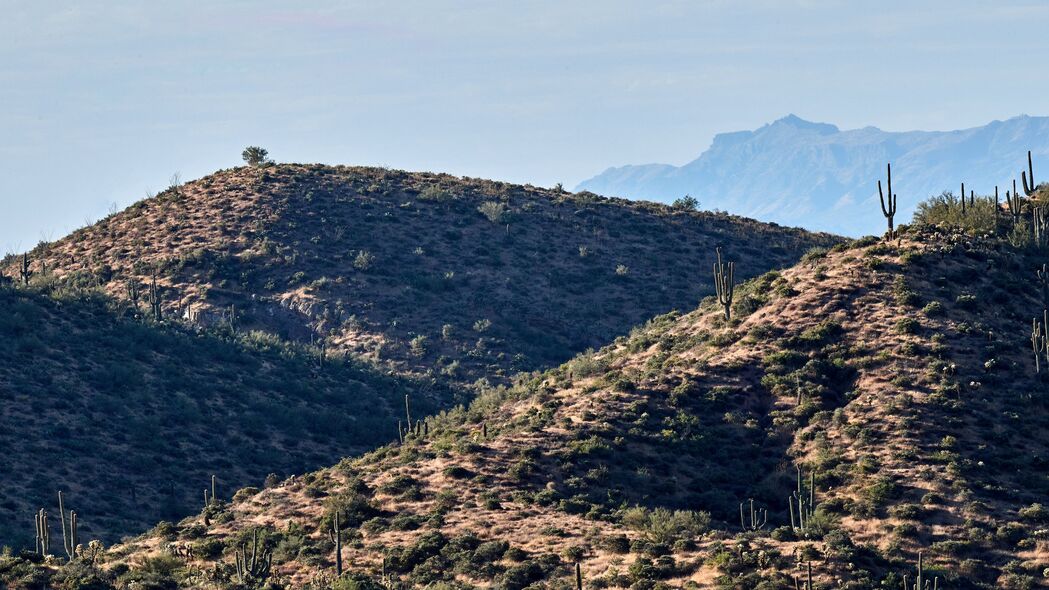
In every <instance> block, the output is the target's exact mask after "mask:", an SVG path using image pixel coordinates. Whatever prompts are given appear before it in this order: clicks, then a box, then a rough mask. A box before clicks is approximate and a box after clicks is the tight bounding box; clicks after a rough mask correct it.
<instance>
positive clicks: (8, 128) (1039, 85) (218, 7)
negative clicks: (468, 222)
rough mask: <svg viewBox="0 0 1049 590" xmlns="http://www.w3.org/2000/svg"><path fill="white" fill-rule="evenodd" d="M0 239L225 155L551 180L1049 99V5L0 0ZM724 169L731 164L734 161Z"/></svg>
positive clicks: (81, 220) (58, 229) (974, 120)
mask: <svg viewBox="0 0 1049 590" xmlns="http://www.w3.org/2000/svg"><path fill="white" fill-rule="evenodd" d="M2 8H3V11H4V19H2V20H0V105H2V108H0V137H2V138H3V140H2V141H0V158H2V159H0V162H2V167H0V211H2V213H0V248H3V249H5V250H7V251H16V250H21V249H25V248H28V247H31V246H32V245H34V244H35V243H36V242H38V241H39V240H41V239H55V238H58V237H61V236H62V235H63V234H65V233H67V232H68V231H70V230H72V229H75V228H76V227H79V226H81V225H84V224H85V223H86V222H88V221H90V220H93V219H97V218H98V217H101V216H102V215H104V214H105V213H106V212H107V211H108V210H109V209H110V208H111V207H113V206H119V207H123V206H125V205H127V204H129V203H131V202H133V201H135V200H138V199H140V198H142V197H143V196H144V195H145V193H146V191H147V190H150V189H152V190H158V189H161V188H163V187H164V186H166V184H167V181H168V178H169V177H170V176H171V175H172V174H173V173H175V172H178V173H180V174H181V176H182V178H183V179H192V178H197V177H199V176H202V175H204V174H207V173H209V172H212V171H214V170H216V169H219V168H225V167H230V166H234V165H238V164H239V162H240V151H241V149H242V148H243V147H244V146H245V145H249V144H257V145H262V146H264V147H266V148H268V149H269V150H270V153H271V155H272V156H273V157H274V158H275V159H276V160H278V161H291V162H325V163H347V164H381V165H387V166H391V167H396V168H406V169H415V170H433V171H444V172H450V173H454V174H461V175H467V176H480V177H490V178H497V179H501V180H509V181H518V182H531V183H533V184H538V185H547V186H548V185H552V184H554V183H556V182H563V183H564V184H565V185H566V186H571V185H574V184H575V183H577V182H578V181H580V180H582V179H584V178H587V177H589V176H592V175H594V174H596V173H598V172H600V171H602V170H603V169H605V168H607V167H608V166H612V165H620V164H627V163H645V162H653V161H659V162H667V163H673V164H681V163H684V162H686V161H688V160H691V159H693V158H694V157H696V156H697V155H698V154H699V153H700V152H701V151H702V150H703V149H705V148H706V147H707V146H708V145H709V142H710V140H711V138H712V137H713V135H714V134H716V133H719V132H723V131H733V130H738V129H751V128H755V127H758V126H760V125H762V124H764V123H766V122H769V121H772V120H774V119H777V118H779V117H781V116H783V115H785V114H787V113H797V114H798V115H800V116H802V117H804V118H807V119H810V120H817V121H827V122H831V123H835V124H837V125H839V126H840V127H842V128H853V127H862V126H866V125H875V126H878V127H881V128H883V129H889V130H908V129H954V128H962V127H971V126H976V125H982V124H984V123H986V122H988V121H990V120H993V119H1005V118H1008V117H1011V116H1015V115H1018V114H1021V113H1026V114H1031V115H1045V114H1049V112H1047V111H1049V108H1046V106H1047V105H1046V97H1047V96H1049V77H1047V76H1044V75H1042V74H1041V66H1042V65H1044V63H1045V60H1046V58H1047V57H1049V36H1046V35H1045V34H1044V31H1045V30H1047V29H1049V3H1044V2H1040V1H1011V0H1004V1H998V2H993V3H992V2H967V1H958V0H955V1H951V2H945V1H929V2H893V1H883V2H877V3H875V2H852V1H849V2H845V1H841V2H836V1H826V2H824V1H817V0H808V1H790V0H778V1H740V0H736V1H720V0H712V1H707V2H702V1H693V2H659V1H652V0H649V1H643V2H642V1H638V2H627V1H621V0H599V1H580V2H571V1H565V0H561V1H549V2H547V1H530V0H518V1H515V2H491V1H486V2H481V1H476V2H473V1H460V2H443V1H439V0H427V1H424V2H383V3H378V2H354V1H338V2H336V1H330V2H326V1H313V2H311V1H306V0H304V1H301V2H271V1H268V0H258V1H252V2H232V1H230V2H223V1H221V0H212V1H210V2H203V1H200V2H181V1H177V0H171V1H168V2H163V3H159V2H142V1H141V0H126V1H125V0H107V1H99V2H65V1H60V0H56V1H48V2H39V1H22V0H4V1H3V3H2ZM741 181H744V180H743V179H741Z"/></svg>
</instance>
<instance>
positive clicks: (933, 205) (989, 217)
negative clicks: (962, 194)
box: [914, 191, 997, 234]
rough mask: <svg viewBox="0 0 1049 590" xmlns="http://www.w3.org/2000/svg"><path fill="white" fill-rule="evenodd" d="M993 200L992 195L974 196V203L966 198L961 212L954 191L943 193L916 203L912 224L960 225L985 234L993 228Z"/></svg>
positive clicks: (995, 216) (976, 232)
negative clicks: (970, 202)
mask: <svg viewBox="0 0 1049 590" xmlns="http://www.w3.org/2000/svg"><path fill="white" fill-rule="evenodd" d="M995 207H996V205H995V202H994V198H993V197H976V200H975V202H974V203H972V204H969V202H968V199H967V200H966V207H965V212H964V213H962V206H961V201H960V199H959V198H958V197H956V196H955V195H954V193H952V192H950V191H944V192H943V193H941V194H939V195H937V196H935V197H931V198H929V199H926V200H925V201H922V202H921V203H919V204H918V208H917V210H915V212H914V224H915V225H920V224H925V225H943V226H954V227H960V228H962V229H963V230H966V231H968V232H971V233H974V234H986V233H991V232H993V231H994V230H995V220H996V218H997V215H996V212H995Z"/></svg>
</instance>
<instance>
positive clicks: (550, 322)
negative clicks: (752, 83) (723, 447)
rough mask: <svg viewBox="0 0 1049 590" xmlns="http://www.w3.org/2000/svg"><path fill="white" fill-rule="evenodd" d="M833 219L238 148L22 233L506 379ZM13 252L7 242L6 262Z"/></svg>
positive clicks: (113, 284)
mask: <svg viewBox="0 0 1049 590" xmlns="http://www.w3.org/2000/svg"><path fill="white" fill-rule="evenodd" d="M836 240H837V239H836V238H833V237H831V236H827V235H821V234H812V233H809V232H805V231H802V230H797V229H789V228H783V227H779V226H775V225H769V224H761V223H756V222H753V221H750V220H747V219H743V218H739V217H731V216H727V215H719V214H711V213H705V212H697V211H692V210H689V209H687V208H678V209H674V208H671V207H667V206H664V205H657V204H653V203H637V202H631V201H626V200H621V199H605V198H602V197H599V196H597V195H593V194H590V193H579V194H570V193H567V192H564V191H561V190H558V189H555V190H547V189H540V188H536V187H531V186H520V185H511V184H505V183H500V182H493V181H487V180H478V179H470V178H458V177H453V176H448V175H442V174H430V173H410V172H401V171H394V170H386V169H379V168H352V167H344V166H321V165H294V164H288V165H276V166H268V167H263V168H253V167H243V168H237V169H233V170H226V171H222V172H218V173H216V174H213V175H211V176H208V177H205V178H202V179H200V180H197V181H194V182H189V183H186V184H176V185H173V186H172V187H171V188H169V189H168V190H166V191H164V192H163V193H161V194H159V195H157V196H155V197H153V198H150V199H146V200H143V201H141V202H139V203H137V204H135V205H133V206H131V207H129V208H128V209H126V210H125V211H122V212H120V213H117V214H114V215H112V216H110V217H109V218H107V219H104V220H102V221H100V222H98V223H96V224H94V225H91V226H89V227H86V228H84V229H81V230H79V231H77V232H74V233H73V234H71V235H69V236H67V237H66V238H63V239H61V240H58V241H56V242H54V243H49V244H41V245H40V246H38V247H37V248H35V249H34V250H33V251H32V252H30V265H31V268H32V270H33V272H35V273H36V277H35V278H34V279H31V280H32V281H34V282H35V283H38V284H40V285H42V286H45V287H46V286H50V285H60V286H63V287H64V288H73V289H101V290H103V291H104V292H105V293H107V294H109V295H111V296H113V297H115V298H118V299H126V298H128V294H127V292H128V284H129V283H130V284H131V285H132V286H135V287H137V288H138V291H139V293H140V297H141V302H140V304H139V305H140V306H142V307H143V308H145V303H144V300H145V297H146V293H147V289H148V285H149V283H150V282H151V277H152V274H153V273H154V272H156V273H157V283H158V287H159V291H160V297H161V302H160V306H161V308H162V310H163V314H164V316H165V317H167V318H169V319H170V318H180V319H184V320H186V321H188V322H190V323H192V324H196V325H215V324H223V323H227V322H228V320H229V319H233V321H234V322H235V324H236V326H238V327H239V328H240V329H243V330H251V329H260V330H264V331H266V332H269V333H273V334H276V335H278V336H280V337H281V338H283V339H287V340H293V341H298V342H305V343H318V344H323V345H324V346H325V347H326V348H327V349H328V350H331V351H346V352H350V353H352V354H353V355H354V356H355V357H357V358H361V359H368V360H370V361H371V362H374V363H377V364H379V365H381V366H383V367H384V369H388V370H394V371H396V372H398V373H400V374H411V375H415V376H427V377H430V378H434V379H440V380H445V381H452V382H455V383H460V384H472V383H473V382H475V381H476V380H478V379H487V380H489V381H491V382H493V383H505V382H507V380H508V378H509V376H510V375H512V374H513V373H515V372H517V371H520V370H536V369H542V368H547V367H550V366H553V365H554V364H558V363H561V362H564V361H565V360H567V359H568V358H570V357H571V356H572V355H574V354H576V353H579V352H582V351H583V350H585V349H587V348H588V347H597V346H602V345H604V344H606V343H607V342H609V341H610V340H611V339H612V338H615V337H616V336H618V335H620V334H623V333H624V332H626V331H627V330H629V329H630V328H631V327H632V326H635V325H637V324H639V323H641V322H644V321H645V320H647V319H648V318H650V317H652V316H654V315H657V314H659V313H665V312H668V311H670V310H672V309H689V308H691V307H693V306H694V305H695V303H696V301H698V300H699V298H700V297H702V296H704V295H707V294H709V293H711V292H712V286H711V285H712V284H711V281H710V268H711V264H712V262H713V258H714V250H715V248H716V247H721V248H722V249H723V250H724V251H725V252H726V253H730V254H732V255H733V256H735V257H736V258H737V260H738V261H739V265H738V268H737V273H738V274H739V276H740V277H750V276H755V275H758V274H761V273H763V272H765V271H767V270H769V269H771V268H778V267H782V266H786V265H789V264H792V263H793V262H795V261H796V260H797V259H798V258H800V257H801V255H802V254H803V253H804V252H805V251H807V250H808V249H809V248H811V247H814V246H829V245H832V244H833V243H835V242H836ZM20 263H21V258H20V257H12V258H10V259H8V260H7V261H6V265H5V266H6V274H7V276H12V277H17V276H18V271H19V267H18V264H20Z"/></svg>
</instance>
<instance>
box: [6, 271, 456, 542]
mask: <svg viewBox="0 0 1049 590" xmlns="http://www.w3.org/2000/svg"><path fill="white" fill-rule="evenodd" d="M0 309H3V310H4V311H3V313H2V314H0V334H3V335H4V337H3V338H0V399H3V400H4V403H3V406H2V409H0V448H2V449H4V452H3V453H0V473H2V474H3V477H2V481H3V485H0V543H3V544H11V545H12V546H16V547H20V546H26V545H32V540H33V528H32V524H33V522H32V514H33V512H34V511H35V510H37V509H38V508H39V507H41V506H44V505H48V504H49V503H51V502H52V501H54V499H55V497H56V494H57V492H58V491H59V490H64V491H65V494H66V498H67V499H68V502H69V503H70V505H73V506H75V507H76V510H77V511H78V512H79V513H80V515H81V523H82V525H81V530H82V533H83V535H84V536H85V537H89V538H99V539H102V540H103V541H105V542H106V543H110V542H113V541H116V540H118V539H119V538H120V537H121V536H123V535H126V534H131V533H137V532H141V531H143V530H145V529H147V528H148V527H149V526H152V525H153V524H155V523H156V522H157V521H158V520H160V519H165V518H167V519H172V518H174V519H178V518H181V517H182V516H184V515H186V514H189V513H192V512H194V511H196V510H198V509H199V507H200V505H201V502H202V496H201V490H203V489H204V488H205V487H207V486H209V485H210V484H209V480H210V477H211V475H212V474H216V475H217V476H218V482H219V486H218V487H219V490H232V489H237V488H240V487H243V486H245V485H260V484H261V483H262V481H263V479H264V478H266V476H267V475H268V474H271V473H276V474H280V475H281V476H286V475H288V474H291V473H300V472H302V471H304V470H308V469H311V468H317V467H321V466H323V465H326V464H331V463H332V462H334V461H336V460H338V459H339V458H340V457H343V456H345V455H347V454H350V453H354V452H359V451H363V450H366V449H369V448H374V447H375V446H376V445H379V444H383V443H386V442H388V441H389V440H390V438H391V437H396V433H397V426H396V424H397V419H398V418H399V417H400V416H401V414H403V411H404V396H405V395H406V394H410V395H411V396H412V399H413V400H414V404H415V406H416V408H417V409H418V411H419V412H427V411H433V410H434V409H435V408H438V407H442V406H445V405H448V404H451V403H454V402H455V401H456V400H457V399H462V398H457V397H456V396H455V394H454V392H452V391H451V390H448V389H445V388H440V387H433V386H430V385H429V384H427V383H418V382H414V381H410V380H408V379H405V378H401V377H392V376H388V375H383V374H380V373H378V372H376V371H375V370H374V369H372V368H371V367H369V366H366V365H363V366H358V365H356V364H354V363H352V362H349V361H347V360H346V359H344V358H341V357H338V356H335V355H329V356H328V357H327V358H326V359H325V360H324V361H323V362H322V361H321V359H320V356H319V350H317V349H310V348H309V347H295V346H290V345H288V344H286V343H282V342H280V341H278V340H276V339H274V338H272V337H269V336H266V335H264V334H258V333H245V334H241V335H239V336H234V335H231V334H229V333H228V332H227V333H223V332H222V331H212V332H204V331H197V330H189V329H184V328H181V327H178V326H158V325H155V324H150V323H145V322H143V321H141V320H139V319H137V318H134V317H131V315H130V313H129V312H128V310H127V309H126V306H125V305H123V304H120V303H115V302H112V301H108V300H106V299H105V298H103V297H99V296H94V297H82V296H76V297H74V296H69V295H68V294H61V293H56V294H55V296H54V297H46V296H44V295H41V294H39V293H36V292H34V291H31V290H25V289H14V288H11V287H3V286H0Z"/></svg>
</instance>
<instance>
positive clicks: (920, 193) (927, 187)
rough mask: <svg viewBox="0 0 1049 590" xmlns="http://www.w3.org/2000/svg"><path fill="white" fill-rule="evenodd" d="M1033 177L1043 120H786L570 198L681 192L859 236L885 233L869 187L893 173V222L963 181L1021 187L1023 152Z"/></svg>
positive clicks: (1040, 156)
mask: <svg viewBox="0 0 1049 590" xmlns="http://www.w3.org/2000/svg"><path fill="white" fill-rule="evenodd" d="M1029 149H1030V150H1032V151H1033V152H1034V158H1035V165H1034V166H1035V178H1036V180H1037V181H1039V182H1040V181H1043V180H1044V179H1046V178H1049V176H1047V175H1049V117H1030V116H1026V115H1024V116H1020V117H1014V118H1012V119H1009V120H1007V121H993V122H991V123H988V124H987V125H984V126H982V127H974V128H971V129H962V130H958V131H907V132H890V131H882V130H880V129H877V128H875V127H865V128H863V129H852V130H845V131H842V130H841V129H838V127H836V126H834V125H830V124H827V123H813V122H810V121H805V120H803V119H801V118H799V117H797V116H794V115H789V116H787V117H784V118H782V119H779V120H777V121H775V122H773V123H771V124H768V125H765V126H763V127H761V128H760V129H757V130H755V131H737V132H734V133H722V134H719V135H717V136H715V137H714V141H713V143H712V145H711V146H710V148H709V149H707V150H706V151H705V152H703V153H702V154H701V155H700V156H699V157H698V158H696V159H695V160H693V161H691V162H689V163H687V164H685V165H683V166H672V165H668V164H645V165H636V166H621V167H616V168H609V169H608V170H605V171H604V172H602V173H601V174H599V175H597V176H595V177H593V178H591V179H589V180H585V181H583V182H582V183H580V184H579V186H578V187H577V189H576V190H588V191H592V192H595V193H599V194H603V195H609V196H613V195H614V196H623V197H630V198H636V199H651V200H656V201H662V202H671V201H673V200H674V199H677V198H679V197H681V196H684V195H685V194H690V195H692V196H693V197H695V198H696V199H698V200H699V202H700V206H701V207H702V208H704V209H722V210H725V211H728V212H730V213H735V214H739V215H744V216H747V217H754V218H756V219H760V220H763V221H772V222H776V223H781V224H786V225H798V226H802V227H805V228H807V229H813V230H822V231H831V232H835V233H840V234H845V235H851V236H857V235H864V234H877V233H880V232H882V231H884V218H883V217H882V215H881V212H880V210H879V205H878V190H877V185H876V182H877V181H878V179H883V178H884V177H885V164H886V162H892V165H893V189H894V190H895V192H896V194H897V195H898V197H899V212H898V213H897V221H900V222H906V221H907V220H909V219H910V218H911V215H912V213H913V212H914V208H915V206H916V205H917V204H918V203H919V202H920V201H922V200H924V199H926V198H927V197H929V196H932V195H937V194H940V193H941V192H943V191H945V190H952V191H954V192H955V193H957V192H958V191H959V183H961V182H965V184H966V187H967V188H966V190H969V188H968V187H971V188H973V189H975V190H976V192H977V193H978V194H993V193H994V187H995V185H998V186H999V187H1000V189H1001V193H1002V195H1003V200H1004V194H1005V190H1006V187H1007V183H1008V187H1009V188H1011V186H1012V184H1011V181H1012V179H1014V178H1015V179H1016V180H1017V183H1019V176H1020V170H1021V167H1026V154H1027V150H1029Z"/></svg>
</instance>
